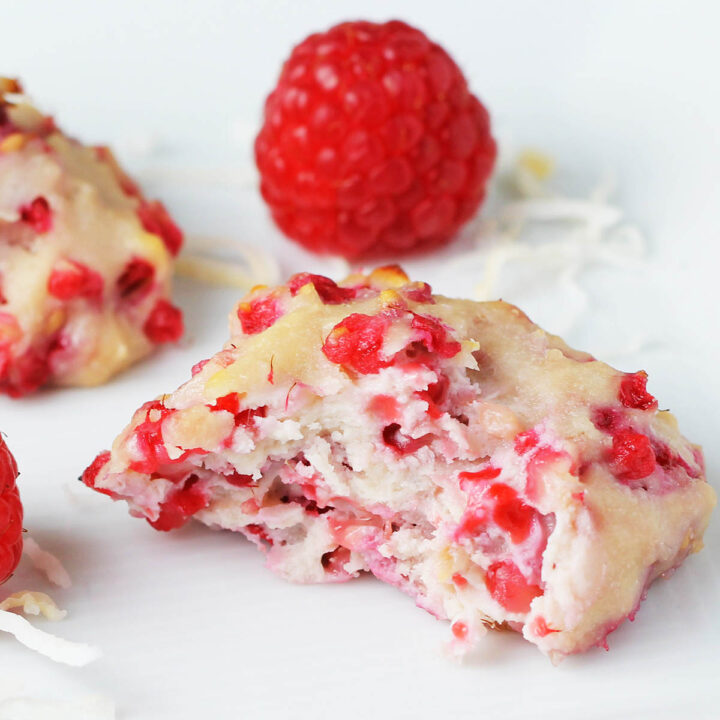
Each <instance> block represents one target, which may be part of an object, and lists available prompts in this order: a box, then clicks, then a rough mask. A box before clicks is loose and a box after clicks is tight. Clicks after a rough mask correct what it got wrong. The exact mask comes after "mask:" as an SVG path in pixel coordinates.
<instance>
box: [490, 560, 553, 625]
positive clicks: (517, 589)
mask: <svg viewBox="0 0 720 720" xmlns="http://www.w3.org/2000/svg"><path fill="white" fill-rule="evenodd" d="M485 586H486V587H487V589H488V592H489V593H490V595H491V596H492V597H493V598H494V599H495V600H496V601H497V602H498V603H499V604H500V605H502V606H503V607H504V608H505V609H506V610H508V611H509V612H514V613H526V612H528V611H529V610H530V603H531V602H532V601H533V599H534V598H536V597H538V595H542V590H541V589H540V588H539V587H538V586H537V585H532V584H530V583H529V582H528V581H527V580H526V579H525V576H524V575H523V574H522V573H521V572H520V569H519V568H518V566H517V565H515V563H513V562H511V561H510V560H505V561H502V562H496V563H493V564H492V565H491V566H490V567H489V568H488V570H487V573H486V574H485Z"/></svg>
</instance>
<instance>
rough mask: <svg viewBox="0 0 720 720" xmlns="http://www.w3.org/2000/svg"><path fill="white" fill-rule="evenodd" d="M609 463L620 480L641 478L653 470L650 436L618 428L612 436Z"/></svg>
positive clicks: (653, 462) (653, 461)
mask: <svg viewBox="0 0 720 720" xmlns="http://www.w3.org/2000/svg"><path fill="white" fill-rule="evenodd" d="M610 464H611V466H612V469H613V472H614V473H615V475H616V477H617V478H618V479H620V480H641V479H642V478H646V477H647V476H648V475H651V474H652V473H653V471H654V470H655V453H654V452H653V448H652V444H651V443H650V438H648V436H647V435H643V434H642V433H639V432H635V431H634V430H630V429H625V430H620V431H619V432H618V433H617V435H615V436H614V437H613V442H612V451H611V454H610Z"/></svg>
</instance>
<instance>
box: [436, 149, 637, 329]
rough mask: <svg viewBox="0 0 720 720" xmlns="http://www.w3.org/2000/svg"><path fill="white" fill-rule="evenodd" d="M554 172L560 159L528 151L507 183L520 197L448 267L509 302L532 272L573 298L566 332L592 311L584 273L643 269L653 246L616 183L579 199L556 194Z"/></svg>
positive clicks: (480, 294)
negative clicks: (551, 181) (621, 202)
mask: <svg viewBox="0 0 720 720" xmlns="http://www.w3.org/2000/svg"><path fill="white" fill-rule="evenodd" d="M551 171H552V160H551V159H550V158H548V157H547V156H545V155H543V154H542V153H539V152H537V151H525V152H523V153H520V154H519V155H518V157H517V158H516V161H515V164H514V165H513V166H512V167H511V169H510V170H509V173H507V175H506V177H505V178H504V183H503V182H502V179H501V183H500V184H501V185H503V184H504V185H505V186H506V187H509V188H511V191H512V192H513V193H514V194H515V196H516V198H515V199H512V200H510V201H507V202H505V203H504V204H502V205H501V206H500V208H499V210H498V211H497V213H496V214H495V216H494V217H493V218H491V219H490V220H489V221H487V220H486V221H485V222H484V223H483V224H481V225H480V226H479V232H478V234H477V236H476V237H475V244H474V247H473V248H472V249H471V250H470V251H468V252H464V253H461V254H460V255H456V256H455V257H454V258H453V259H452V260H450V261H449V263H448V264H447V265H446V269H448V268H449V270H450V272H451V273H452V272H456V271H457V272H459V271H460V270H462V271H463V272H464V273H467V272H468V271H469V270H471V269H473V270H475V272H476V273H477V274H478V276H479V277H480V278H481V280H480V282H478V283H477V285H476V287H475V295H476V297H477V299H479V300H489V299H494V298H496V297H499V296H503V297H505V294H504V293H503V291H502V290H501V288H505V290H506V289H507V286H508V283H510V284H511V285H512V284H513V283H515V284H516V285H518V284H519V285H520V287H523V288H524V287H526V285H524V284H523V283H524V278H526V277H527V275H528V274H529V273H531V274H532V276H533V277H537V278H542V280H543V282H547V283H550V284H551V286H552V287H557V288H561V289H562V290H563V291H564V292H565V293H567V294H568V296H569V297H570V298H571V299H572V300H571V302H569V303H568V307H567V308H566V309H565V313H564V315H563V317H562V318H558V321H557V323H556V327H555V331H556V332H559V333H561V334H564V333H567V332H569V331H570V330H571V329H572V328H573V327H574V326H575V325H576V324H577V322H578V320H579V319H580V317H581V316H582V315H583V313H584V312H585V310H586V309H587V307H588V295H587V293H586V292H585V290H584V289H583V287H582V286H581V284H580V283H579V282H578V276H579V274H580V273H581V272H582V271H583V270H585V269H587V268H588V267H591V266H593V265H605V266H612V267H618V268H624V269H632V268H634V267H640V265H641V263H642V262H644V260H645V257H646V247H645V240H644V238H643V236H642V234H641V233H640V231H639V230H638V228H637V227H635V226H634V225H632V224H630V223H628V222H625V220H624V217H623V212H622V210H621V209H620V208H618V207H617V206H615V205H613V204H612V203H610V201H609V196H610V194H611V192H612V190H613V188H614V182H613V180H612V178H604V179H603V180H602V181H601V182H600V183H599V184H598V186H597V187H596V188H595V189H594V190H593V191H592V192H591V193H590V195H589V197H587V198H572V197H565V196H562V195H559V194H556V193H554V192H552V191H551V189H550V188H549V187H548V185H547V183H546V180H547V178H548V177H549V175H550V173H551ZM518 195H519V198H517V196H518ZM511 294H512V293H511ZM506 299H509V300H511V301H512V297H510V298H507V297H506Z"/></svg>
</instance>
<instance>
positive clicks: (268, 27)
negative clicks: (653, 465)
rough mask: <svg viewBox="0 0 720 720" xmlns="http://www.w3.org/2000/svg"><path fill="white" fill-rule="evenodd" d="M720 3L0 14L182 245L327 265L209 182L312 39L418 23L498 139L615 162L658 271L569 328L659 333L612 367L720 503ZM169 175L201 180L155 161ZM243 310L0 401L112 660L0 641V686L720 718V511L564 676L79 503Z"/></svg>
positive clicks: (6, 68)
mask: <svg viewBox="0 0 720 720" xmlns="http://www.w3.org/2000/svg"><path fill="white" fill-rule="evenodd" d="M719 7H720V6H718V5H717V4H716V3H714V2H711V1H708V2H704V3H703V2H684V3H680V2H676V3H670V2H612V1H609V2H582V3H581V2H557V1H554V2H553V1H546V2H543V3H530V2H485V3H480V2H478V3H471V2H465V3H461V2H452V1H450V0H445V1H444V2H442V3H437V2H424V1H423V2H420V1H416V2H412V3H410V2H408V3H401V2H383V3H380V2H369V1H366V2H338V1H336V2H332V3H331V2H329V1H327V2H318V1H312V2H289V1H288V2H249V1H245V2H229V1H228V2H220V1H219V0H205V1H204V2H192V3H190V2H186V3H182V2H177V1H176V2H148V1H147V0H145V1H142V0H126V1H125V2H123V3H112V4H110V3H102V2H62V3H59V2H58V3H49V2H48V3H42V2H30V1H23V2H17V1H16V0H11V1H8V0H3V2H0V17H2V39H1V41H0V62H1V63H2V68H0V69H1V70H2V71H3V72H5V73H9V74H16V75H19V76H21V77H22V78H23V80H24V81H25V83H26V86H27V88H28V89H29V90H30V92H31V93H32V94H33V95H34V97H35V98H36V99H37V101H38V102H40V103H41V105H42V106H43V107H45V108H47V109H49V110H51V111H53V112H55V113H56V114H57V117H58V119H59V122H60V123H61V125H62V126H63V127H64V128H66V129H67V130H69V131H70V132H72V133H73V134H76V135H77V136H78V137H82V138H83V139H85V140H87V141H97V142H99V141H103V142H108V143H110V144H113V145H115V146H116V147H117V148H118V149H119V150H120V155H121V158H122V159H123V160H124V161H125V162H126V164H127V165H128V166H129V168H130V169H131V170H135V171H136V172H137V173H138V175H139V177H140V178H141V179H143V178H144V179H145V184H146V187H147V189H148V191H149V192H150V193H155V194H157V195H159V196H161V197H163V199H165V200H166V201H167V204H168V205H169V206H170V208H171V210H172V211H173V213H174V214H175V216H176V218H177V219H178V220H179V222H180V223H181V224H182V225H183V226H184V228H185V229H186V230H187V231H189V232H194V233H198V232H205V233H207V232H213V233H223V234H225V235H228V234H230V235H232V236H233V237H237V238H238V239H239V240H242V241H243V242H246V243H256V244H259V245H262V246H264V247H270V248H272V249H274V250H275V251H276V252H277V253H278V256H279V257H281V259H282V260H283V270H284V272H290V271H296V270H301V269H303V270H304V269H314V270H322V269H324V265H323V263H322V262H320V261H317V260H314V259H312V258H309V257H308V256H306V255H304V254H302V253H301V252H299V251H296V250H295V249H294V248H293V247H292V246H290V245H289V244H288V243H286V241H284V240H283V239H282V238H281V237H280V236H279V235H278V234H277V233H276V231H275V230H274V229H273V227H272V226H271V224H270V222H269V221H268V219H267V218H266V215H265V212H264V208H263V206H262V203H261V200H260V198H259V196H258V195H257V194H256V193H255V192H254V191H250V190H247V189H245V190H243V189H242V187H240V186H235V185H233V184H232V183H231V184H228V185H227V186H225V187H223V186H220V185H213V184H212V183H209V182H208V181H207V175H208V173H210V174H212V173H211V172H210V171H214V169H217V168H229V169H236V170H237V169H240V170H242V169H243V168H245V167H246V165H247V157H248V151H249V147H248V138H249V137H251V133H252V130H253V128H254V127H255V126H256V123H257V119H258V116H259V111H260V107H261V103H262V100H263V98H264V95H265V94H266V93H267V92H268V91H269V90H270V88H271V86H272V84H273V82H274V79H275V77H276V75H277V72H278V70H279V66H280V63H281V61H282V59H283V58H284V56H285V55H286V54H287V53H288V51H289V49H290V46H291V45H292V44H293V43H294V42H297V41H299V40H300V39H301V38H302V37H304V36H305V35H306V34H308V33H309V32H310V31H313V30H317V29H322V28H325V27H327V26H329V25H331V24H333V23H334V22H336V21H339V20H341V19H346V18H353V17H360V16H363V17H366V18H370V19H386V18H388V17H391V16H397V17H401V18H403V19H406V20H408V21H410V22H412V23H414V24H416V25H418V26H420V27H422V28H423V29H425V30H426V32H428V33H429V34H430V35H431V37H432V38H433V39H436V40H438V41H439V42H441V43H443V44H444V45H445V46H446V47H447V48H448V49H449V50H450V51H451V53H452V54H453V55H454V56H455V57H456V59H457V60H458V62H459V63H460V64H461V66H462V67H463V68H464V70H465V71H466V74H467V75H468V77H469V79H470V82H471V86H472V87H473V88H474V90H475V92H476V93H477V94H479V95H480V97H481V98H482V99H483V100H484V101H485V102H486V104H487V105H488V107H489V108H490V111H491V113H492V116H493V118H494V121H495V126H496V127H497V128H500V129H501V130H502V132H503V133H505V134H507V135H510V136H512V138H513V139H514V141H515V142H516V143H517V144H519V145H534V146H538V147H541V148H544V149H546V150H547V151H549V152H550V153H552V155H553V156H554V157H555V159H556V161H557V163H558V166H559V182H561V183H563V184H564V186H565V187H566V189H568V190H571V191H577V192H584V191H586V190H588V189H589V188H590V187H591V186H592V184H593V182H594V181H595V180H596V179H597V177H598V175H599V174H600V173H601V172H603V171H604V170H606V169H612V170H613V171H615V173H616V174H617V177H618V180H619V198H618V202H619V204H620V205H621V206H622V207H623V209H624V210H625V211H626V212H627V214H628V216H629V217H630V218H632V219H633V220H635V221H637V223H638V224H639V225H640V226H641V227H642V228H643V230H644V231H646V233H647V234H648V236H649V237H650V238H651V241H652V250H653V259H652V262H651V263H650V264H649V265H648V266H647V269H646V270H644V271H642V272H624V273H623V272H617V273H615V274H613V275H612V276H608V275H607V273H605V274H604V275H603V273H592V274H588V275H587V276H586V278H585V282H586V283H587V286H588V289H589V292H590V294H591V295H592V297H593V300H594V302H593V304H592V305H591V308H590V311H589V312H588V313H587V314H586V315H585V316H584V318H583V325H582V327H579V328H576V329H575V330H574V331H573V332H572V333H571V334H570V337H569V339H570V340H571V341H572V342H573V343H575V344H577V345H581V346H582V348H583V349H586V350H590V351H592V352H595V353H597V354H598V355H600V357H603V358H604V357H608V356H607V353H608V352H609V350H608V348H609V347H610V346H611V345H612V340H613V337H614V336H617V337H618V338H621V339H622V342H626V341H628V340H629V339H632V338H633V337H635V336H641V337H642V338H646V337H649V338H651V339H654V340H659V341H660V342H655V343H653V344H651V345H650V346H648V347H646V348H645V349H644V350H643V351H642V352H641V353H640V354H639V355H635V356H627V355H626V356H624V357H621V356H617V357H613V358H609V357H608V359H611V360H613V361H614V362H615V363H616V364H618V365H620V366H621V367H623V369H627V370H635V369H638V368H640V367H644V368H645V369H646V370H648V372H649V373H650V378H651V381H650V389H651V390H652V391H653V392H654V393H655V394H656V395H658V396H659V398H660V404H661V406H662V407H669V408H671V409H672V410H673V411H674V412H675V413H676V414H677V415H678V417H679V420H680V423H681V427H682V428H683V430H684V431H685V433H686V434H687V435H688V436H689V437H691V438H692V439H693V440H695V441H696V442H700V443H702V444H703V445H704V446H705V449H706V459H707V468H708V475H709V477H710V478H711V481H712V482H714V483H715V484H716V487H717V480H716V479H717V478H718V476H719V475H720V444H718V440H717V437H718V422H717V415H716V410H715V409H716V408H717V407H718V405H719V404H720V381H719V380H718V377H719V375H718V365H720V340H719V339H718V304H719V303H720V283H718V278H717V272H718V264H719V261H720V252H719V250H718V247H720V217H719V215H720V212H719V211H718V205H719V204H720V130H719V128H720V91H719V90H718V83H717V78H716V74H717V69H718V67H720V50H719V49H718V48H719V47H720V45H718V41H717V28H718V27H719V26H720V11H719V10H718V8H719ZM148 150H152V152H151V153H150V155H148V153H147V152H146V151H148ZM167 162H171V163H177V164H178V165H180V166H183V167H186V168H195V167H199V168H204V170H205V171H207V172H206V173H205V175H204V176H197V177H196V178H195V179H194V180H193V176H192V175H191V174H188V173H185V174H184V175H181V176H176V177H174V178H172V177H169V176H167V175H164V176H163V175H162V174H158V173H157V172H150V170H152V169H153V168H155V169H156V168H157V167H158V165H159V163H167ZM203 177H205V179H203ZM330 267H331V268H332V267H333V266H330ZM412 268H413V270H416V269H417V271H418V272H419V273H420V274H422V275H423V276H424V277H423V279H427V280H429V281H431V282H433V281H434V282H433V284H434V285H436V286H437V289H439V290H441V291H444V292H447V293H452V292H455V293H458V292H470V290H471V289H472V285H473V281H474V279H476V278H473V277H467V276H458V277H453V278H449V277H447V275H443V272H442V266H441V265H439V264H438V263H437V262H426V263H421V262H414V263H412ZM236 296H237V293H236V292H234V291H231V290H217V289H216V290H208V289H207V288H204V287H201V286H198V285H193V284H192V283H188V282H180V283H179V284H178V293H177V298H178V301H179V302H180V304H181V305H183V307H184V308H185V310H186V312H187V322H188V328H189V333H188V335H189V342H187V343H186V344H185V346H184V347H182V348H181V349H176V350H168V351H166V352H163V353H161V354H159V355H157V356H156V357H154V358H152V359H150V360H148V361H147V362H145V363H143V364H141V365H140V366H138V367H135V368H134V369H132V370H131V371H130V372H128V373H126V374H124V375H123V376H122V377H120V378H118V379H117V380H115V381H114V382H112V383H111V384H110V385H108V386H107V387H106V388H103V389H100V390H91V391H63V392H47V393H43V394H41V395H39V396H37V397H35V398H32V399H29V400H23V401H22V402H11V401H8V400H6V399H1V400H0V427H2V429H3V430H4V431H5V432H6V433H7V435H8V441H9V443H10V445H11V447H12V449H13V451H14V452H15V454H16V456H17V459H18V461H19V464H20V466H21V469H22V485H21V490H22V493H23V497H24V500H25V505H26V522H25V525H26V527H27V528H28V529H29V530H30V532H31V534H32V535H33V536H34V537H35V538H36V539H37V540H38V541H39V542H40V543H41V544H42V545H44V546H47V547H48V548H49V549H51V550H53V551H54V552H56V553H57V554H58V555H60V556H61V557H62V558H63V560H64V561H65V563H66V565H67V567H68V570H69V571H70V574H71V576H72V577H73V580H74V586H73V588H72V589H70V590H68V591H54V592H53V595H54V596H55V597H56V598H57V600H58V601H59V603H60V604H61V605H62V606H63V607H66V608H68V610H69V611H70V616H69V618H68V619H67V620H66V621H64V622H63V623H60V624H58V625H56V626H53V627H49V628H48V629H53V630H55V631H57V632H58V633H60V634H62V635H64V636H66V637H69V638H73V639H77V640H87V641H91V642H93V643H96V644H99V645H100V646H101V647H102V649H103V651H104V653H105V655H104V658H103V659H102V660H100V661H98V662H97V663H95V664H93V665H91V666H89V667H87V668H85V669H82V670H73V669H69V668H65V667H61V666H56V665H53V664H52V663H50V662H49V661H46V660H45V659H43V658H40V657H38V656H36V655H34V654H32V653H31V652H30V651H28V650H26V649H24V648H22V647H20V646H19V645H17V644H16V643H13V642H12V641H11V640H10V639H9V638H0V698H3V697H8V696H19V695H22V696H30V697H43V698H53V699H72V698H77V697H81V696H84V695H87V694H92V693H101V694H103V695H106V696H108V697H111V698H112V699H113V700H114V701H115V702H116V703H117V706H118V717H120V718H127V719H128V720H165V719H166V718H167V719H168V720H169V719H170V718H172V719H173V720H184V719H186V718H218V719H225V718H228V719H235V718H290V717H291V718H326V717H327V718H330V717H332V718H333V719H334V720H340V719H344V718H348V719H350V718H366V717H383V718H384V717H395V718H407V717H413V718H430V717H437V716H440V717H447V718H474V717H478V718H480V717H483V718H503V719H504V720H510V719H511V718H516V717H517V718H523V717H533V718H544V717H548V718H550V717H552V718H577V717H585V718H603V719H605V718H636V717H637V718H645V717H653V718H655V719H657V720H659V719H660V718H677V717H688V718H690V717H692V718H718V717H720V684H719V683H718V681H717V678H718V674H719V673H720V650H719V649H718V648H719V647H720V622H719V621H718V608H719V607H720V560H719V559H718V558H720V534H719V532H718V521H717V517H715V518H714V522H712V523H711V527H710V530H709V532H708V535H707V538H706V540H707V549H706V550H705V551H704V552H703V553H701V554H700V555H699V556H695V557H693V558H691V559H690V560H689V561H688V562H687V563H686V565H685V566H683V568H681V569H680V570H679V571H678V572H677V573H676V575H675V576H674V577H673V578H672V579H671V580H670V581H669V582H661V583H659V584H657V585H656V586H655V587H653V589H652V590H651V592H650V596H649V598H648V600H647V602H646V603H645V604H644V605H643V607H642V609H641V611H640V613H639V616H638V619H637V620H636V622H635V623H633V624H629V623H626V624H625V625H624V626H623V627H622V628H621V629H620V630H619V631H617V632H616V633H614V634H613V635H611V637H610V639H609V640H610V646H611V652H610V653H608V654H606V653H604V652H602V651H600V650H598V651H591V652H589V653H588V654H586V655H584V656H582V657H576V658H571V659H569V660H567V661H566V662H565V663H563V664H562V666H561V667H559V668H554V667H552V666H551V665H550V663H549V662H548V661H547V660H546V659H545V658H544V657H542V656H541V655H540V654H539V653H538V652H537V651H536V650H535V649H534V648H533V647H531V646H530V645H528V644H526V643H524V642H523V641H522V640H521V639H520V638H518V637H516V636H514V635H511V634H496V635H491V636H490V638H489V639H488V641H487V642H486V643H485V644H484V646H483V647H482V648H481V649H480V650H479V651H478V653H477V654H476V655H474V656H473V657H472V658H471V659H469V660H468V661H467V662H466V663H465V664H464V665H462V666H458V665H455V664H453V663H451V662H450V661H448V660H446V659H445V658H444V657H443V656H442V654H441V652H440V648H441V645H442V643H443V641H444V639H445V637H446V635H447V627H446V626H445V625H444V624H442V623H438V622H436V621H435V620H434V619H432V618H431V617H430V616H429V615H427V614H425V613H424V612H422V611H420V610H418V609H416V608H415V607H414V606H413V604H412V602H411V601H410V600H409V599H407V598H406V597H404V596H402V595H401V594H399V593H398V592H397V591H396V590H394V589H392V588H390V587H386V586H384V585H382V584H381V583H379V582H376V581H374V580H371V579H367V578H364V579H361V580H357V581H355V582H352V583H347V584H344V585H340V586H328V587H295V586H290V585H287V584H284V583H283V582H282V581H280V580H278V579H276V578H275V577H273V576H272V575H271V574H270V573H269V572H268V571H266V570H265V569H264V568H263V567H262V561H261V558H260V556H259V555H258V554H257V552H256V551H255V550H254V549H253V548H252V547H251V546H250V544H249V543H247V542H245V541H244V540H242V539H240V538H238V537H235V536H232V535H231V534H229V533H222V534H221V533H213V532H211V531H208V530H205V529H203V528H200V527H194V526H191V527H187V528H186V529H183V530H182V531H179V532H176V533H173V534H170V535H165V534H160V533H156V532H155V531H153V530H152V529H151V528H150V527H149V526H147V525H146V524H145V523H142V522H140V521H137V520H132V519H130V518H129V517H128V516H127V514H126V512H125V508H124V506H121V505H119V504H118V505H114V504H112V503H111V502H110V501H109V500H107V499H105V498H103V497H101V496H95V495H94V494H93V493H91V492H90V491H89V490H88V491H84V489H83V488H82V487H80V486H79V484H78V483H77V482H75V480H74V479H75V478H76V477H77V476H78V475H79V474H80V473H81V472H82V470H83V468H84V467H85V465H87V464H88V462H89V461H90V460H91V459H92V458H93V457H94V455H95V453H96V452H97V451H98V450H99V449H101V448H104V447H107V446H109V444H110V442H111V441H112V438H113V437H114V436H115V434H116V433H117V431H119V429H120V428H121V427H122V426H123V425H124V424H125V422H126V421H127V420H128V419H129V416H130V413H131V412H132V410H134V409H135V408H136V407H137V406H138V405H139V404H140V403H141V402H143V401H144V400H146V399H148V398H150V397H152V396H154V395H156V394H158V393H159V392H161V391H164V390H170V389H172V388H174V387H176V385H177V384H179V383H180V382H181V381H183V380H184V379H186V378H187V377H188V375H189V369H190V366H191V365H192V364H193V363H194V362H195V361H196V360H198V359H200V358H202V357H206V356H208V355H209V354H211V353H212V352H213V351H215V350H216V349H218V348H219V347H220V345H221V343H222V342H223V340H224V338H225V336H226V326H225V315H226V313H227V312H228V311H229V309H230V307H231V305H232V303H233V302H234V300H235V299H237V298H236ZM529 302H530V304H531V305H532V304H533V299H532V298H530V299H529ZM537 308H538V309H537V310H536V311H535V312H532V308H531V314H532V315H533V317H534V319H535V320H537V321H539V322H541V323H542V324H544V325H546V326H547V327H548V328H549V329H553V327H555V325H554V323H555V322H556V318H555V317H554V315H553V311H552V303H551V304H550V305H544V304H543V303H542V302H538V304H537ZM620 344H621V343H620V342H618V345H620ZM614 347H616V348H617V345H616V346H614ZM28 585H32V586H33V587H35V588H37V589H49V588H48V587H47V586H46V584H45V583H44V582H43V580H42V579H41V578H39V576H37V575H36V574H35V573H34V572H33V571H32V570H30V569H29V568H27V567H25V566H23V567H22V568H21V571H20V572H19V573H18V575H17V576H16V577H15V578H14V579H13V580H12V581H11V583H10V584H9V585H8V586H7V589H10V590H15V589H18V588H20V587H21V586H22V587H25V586H28ZM4 589H6V588H4ZM1 707H2V706H1V705H0V708H1Z"/></svg>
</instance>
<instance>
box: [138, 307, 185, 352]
mask: <svg viewBox="0 0 720 720" xmlns="http://www.w3.org/2000/svg"><path fill="white" fill-rule="evenodd" d="M184 329H185V328H184V325H183V317H182V313H181V312H180V310H178V308H176V307H175V306H174V305H173V304H172V303H169V302H168V301H167V300H158V301H157V302H156V303H155V306H154V307H153V309H152V310H151V311H150V315H148V318H147V320H146V321H145V324H144V325H143V332H144V333H145V335H146V336H147V337H148V339H149V340H151V341H152V342H154V343H166V342H175V341H176V340H179V339H180V338H181V337H182V334H183V331H184Z"/></svg>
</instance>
